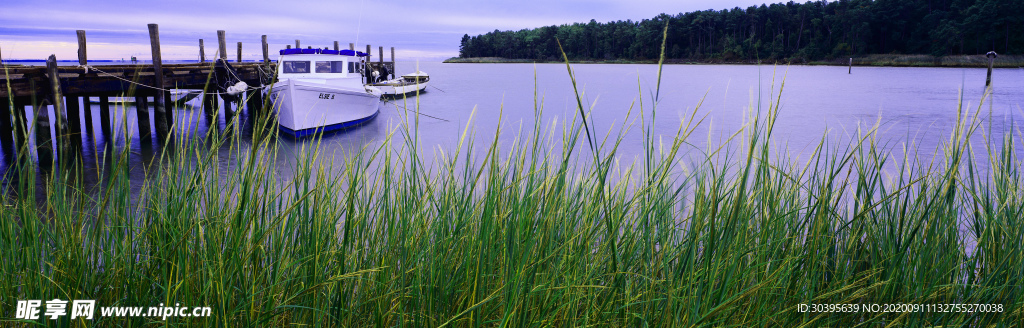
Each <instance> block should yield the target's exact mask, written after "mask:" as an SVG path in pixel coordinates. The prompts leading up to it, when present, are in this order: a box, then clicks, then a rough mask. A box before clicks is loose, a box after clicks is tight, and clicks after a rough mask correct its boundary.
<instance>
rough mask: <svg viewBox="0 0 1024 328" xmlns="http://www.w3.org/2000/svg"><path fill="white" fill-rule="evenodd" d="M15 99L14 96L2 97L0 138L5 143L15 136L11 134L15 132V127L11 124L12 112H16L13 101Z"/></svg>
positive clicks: (0, 102)
mask: <svg viewBox="0 0 1024 328" xmlns="http://www.w3.org/2000/svg"><path fill="white" fill-rule="evenodd" d="M13 99H14V98H0V140H2V142H5V143H7V142H10V141H11V137H12V136H13V135H12V134H11V133H12V132H13V130H12V128H13V127H14V126H13V125H11V114H13V113H14V111H13V109H14V104H12V103H11V100H13ZM15 148H17V147H15Z"/></svg>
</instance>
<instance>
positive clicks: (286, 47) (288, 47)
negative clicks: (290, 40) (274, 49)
mask: <svg viewBox="0 0 1024 328" xmlns="http://www.w3.org/2000/svg"><path fill="white" fill-rule="evenodd" d="M284 48H285V49H291V48H292V45H290V44H288V45H285V46H284Z"/></svg>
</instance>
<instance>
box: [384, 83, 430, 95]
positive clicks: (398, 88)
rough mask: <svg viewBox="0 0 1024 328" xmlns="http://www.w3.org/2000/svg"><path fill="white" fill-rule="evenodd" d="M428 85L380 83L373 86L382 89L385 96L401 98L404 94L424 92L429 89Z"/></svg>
mask: <svg viewBox="0 0 1024 328" xmlns="http://www.w3.org/2000/svg"><path fill="white" fill-rule="evenodd" d="M427 83H428V82H424V83H418V84H405V85H403V84H392V83H380V84H371V85H372V86H373V87H374V88H377V89H380V91H381V92H382V93H384V96H391V97H394V96H401V95H404V94H409V93H415V92H423V91H424V90H425V89H426V88H427Z"/></svg>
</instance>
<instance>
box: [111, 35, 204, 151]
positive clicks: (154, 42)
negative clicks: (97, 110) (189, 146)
mask: <svg viewBox="0 0 1024 328" xmlns="http://www.w3.org/2000/svg"><path fill="white" fill-rule="evenodd" d="M217 34H221V33H220V32H219V31H218V33H217ZM149 43H150V45H151V47H152V50H153V74H154V76H153V77H154V79H153V80H154V82H155V84H156V85H155V87H156V89H157V94H158V95H163V94H164V69H163V66H162V63H163V62H162V60H161V58H160V28H159V27H158V26H157V25H156V24H149ZM222 47H223V46H222ZM221 56H223V55H221ZM155 98H156V99H155V100H156V101H154V102H155V105H156V106H155V107H154V109H153V116H155V119H156V133H157V137H158V138H159V139H160V141H163V140H165V139H166V138H167V136H168V133H170V131H171V126H173V122H174V114H173V113H172V112H171V110H170V109H169V108H168V103H167V97H161V96H157V97H155ZM108 110H109V109H108ZM104 120H105V121H107V122H108V123H107V124H110V123H109V116H107V115H104Z"/></svg>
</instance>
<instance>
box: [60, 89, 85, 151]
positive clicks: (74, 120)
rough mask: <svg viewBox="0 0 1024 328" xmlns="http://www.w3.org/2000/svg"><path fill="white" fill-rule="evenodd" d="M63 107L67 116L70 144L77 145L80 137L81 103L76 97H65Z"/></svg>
mask: <svg viewBox="0 0 1024 328" xmlns="http://www.w3.org/2000/svg"><path fill="white" fill-rule="evenodd" d="M64 109H65V113H67V118H68V122H67V123H68V125H67V128H68V133H69V135H68V138H69V139H70V140H69V141H70V142H71V145H72V146H77V145H78V144H79V140H81V138H82V115H81V113H82V112H81V110H82V107H81V103H80V102H79V101H78V97H65V98H64Z"/></svg>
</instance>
